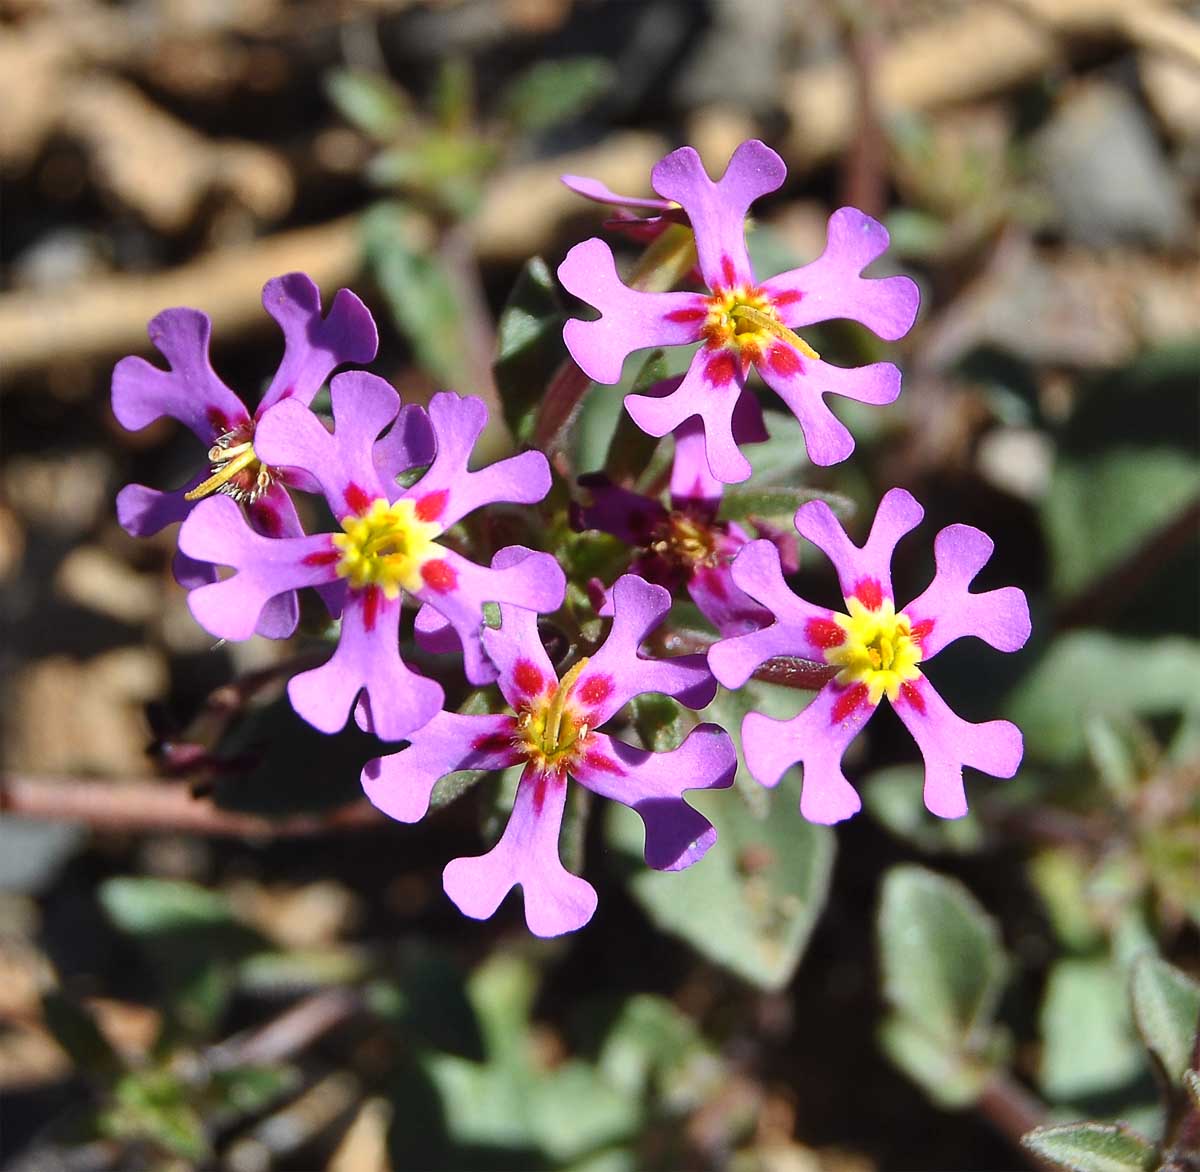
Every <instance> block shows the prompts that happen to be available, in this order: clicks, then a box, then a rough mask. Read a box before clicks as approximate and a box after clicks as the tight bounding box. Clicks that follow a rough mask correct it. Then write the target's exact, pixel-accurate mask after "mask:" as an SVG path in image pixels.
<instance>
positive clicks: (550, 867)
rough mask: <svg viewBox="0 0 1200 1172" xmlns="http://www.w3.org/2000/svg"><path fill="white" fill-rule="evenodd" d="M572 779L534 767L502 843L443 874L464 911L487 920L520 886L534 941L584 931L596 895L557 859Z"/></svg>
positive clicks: (460, 861) (525, 775)
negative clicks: (569, 784)
mask: <svg viewBox="0 0 1200 1172" xmlns="http://www.w3.org/2000/svg"><path fill="white" fill-rule="evenodd" d="M566 795H567V779H566V777H565V776H563V775H562V774H545V773H538V772H536V771H535V770H534V768H533V766H529V767H528V768H527V769H526V770H525V772H524V773H523V774H522V775H521V781H520V784H519V785H518V786H517V799H516V803H515V804H514V805H513V811H512V814H511V815H510V817H509V819H508V825H507V826H506V827H505V829H504V835H503V837H501V839H500V841H499V842H498V843H497V844H496V845H495V846H494V847H493V848H492V849H491V850H490V851H489V852H488V853H487V854H486V855H481V856H479V857H477V858H469V859H454V860H452V861H451V862H450V863H448V864H447V865H446V869H445V870H444V871H443V872H442V883H443V886H444V887H445V889H446V894H447V895H448V896H449V897H450V898H451V899H452V900H453V901H454V903H455V904H457V905H458V908H459V910H460V911H461V912H462V913H463V914H464V915H468V916H470V917H471V918H472V919H476V920H486V919H488V918H489V917H490V916H491V915H492V914H493V913H494V912H495V911H496V909H497V908H498V907H499V906H500V904H501V901H502V900H503V899H504V897H505V896H506V895H507V894H508V893H509V892H510V891H511V890H512V889H513V887H514V886H516V885H517V884H518V883H519V884H520V885H521V890H522V893H523V894H524V896H525V923H526V924H528V925H529V930H530V931H531V932H532V933H533V934H534V935H535V936H560V935H562V933H564V932H573V931H575V929H576V928H582V927H583V925H584V924H586V923H587V922H588V920H590V919H591V918H592V914H593V913H594V912H595V910H596V891H595V889H594V888H593V887H592V885H591V884H590V883H588V882H587V880H585V879H580V878H579V876H578V875H572V874H571V873H570V872H569V871H568V870H566V868H565V867H563V865H562V862H561V861H560V860H559V857H558V834H559V829H560V827H561V826H562V816H563V806H564V805H565V802H566Z"/></svg>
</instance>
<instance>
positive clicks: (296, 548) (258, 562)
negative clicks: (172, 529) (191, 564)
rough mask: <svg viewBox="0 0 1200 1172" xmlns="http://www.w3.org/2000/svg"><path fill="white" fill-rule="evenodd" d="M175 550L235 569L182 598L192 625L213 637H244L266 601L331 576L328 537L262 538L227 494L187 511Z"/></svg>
mask: <svg viewBox="0 0 1200 1172" xmlns="http://www.w3.org/2000/svg"><path fill="white" fill-rule="evenodd" d="M179 548H180V550H181V551H182V553H183V554H184V555H186V556H187V557H189V558H194V559H196V560H197V561H200V562H207V563H209V564H211V565H213V566H232V567H233V568H234V569H235V570H236V571H237V573H235V574H234V575H233V577H231V578H225V579H224V580H222V581H219V582H211V583H209V584H208V585H202V586H199V587H197V588H196V589H194V590H192V591H191V593H190V594H189V595H188V606H189V608H190V609H191V612H192V614H193V615H194V616H195V618H196V621H197V622H198V623H199V624H200V625H201V626H202V627H203V628H204V629H205V630H206V631H209V632H210V633H212V634H213V635H216V636H217V638H219V639H233V640H239V639H248V638H250V636H251V635H252V634H254V631H255V628H256V627H257V625H258V623H259V621H260V616H261V614H262V611H263V608H264V607H265V606H266V604H267V602H268V601H269V600H270V599H272V598H274V597H275V596H276V595H279V594H284V593H286V592H288V591H293V590H296V589H298V588H300V587H302V586H317V585H320V584H323V583H326V582H331V581H333V579H334V578H336V576H337V574H336V570H335V569H334V566H333V561H334V560H335V559H331V558H330V557H329V556H328V555H329V554H330V552H331V550H332V546H331V544H330V540H329V537H328V535H326V534H318V535H317V536H315V537H285V538H268V537H263V536H261V535H260V534H258V533H256V532H255V531H254V530H253V529H251V528H250V526H249V524H248V523H247V521H246V518H245V517H244V516H243V514H242V510H241V509H240V508H239V507H238V505H237V503H236V502H235V501H234V500H232V499H231V498H230V497H227V496H221V495H217V496H212V497H209V498H208V499H206V500H202V501H200V502H199V503H198V504H197V505H196V507H195V508H194V509H192V511H191V513H189V514H188V516H187V518H186V519H185V521H184V522H183V525H182V526H181V527H180V529H179Z"/></svg>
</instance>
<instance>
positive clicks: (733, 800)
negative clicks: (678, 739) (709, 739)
mask: <svg viewBox="0 0 1200 1172" xmlns="http://www.w3.org/2000/svg"><path fill="white" fill-rule="evenodd" d="M801 702H802V701H801V694H800V693H797V692H796V691H794V690H791V689H787V688H779V687H772V686H771V685H767V684H761V683H759V682H757V681H752V682H751V683H750V684H747V685H746V686H745V687H744V688H741V689H739V690H738V691H737V692H735V693H730V692H725V691H724V690H722V691H721V692H720V693H719V694H718V696H717V699H716V700H715V701H714V702H713V703H712V704H711V705H710V706H709V707H708V708H707V709H706V710H705V711H704V713H703V714H702V716H703V718H704V719H706V720H712V721H715V722H716V723H717V724H720V725H721V726H722V727H723V728H727V729H734V730H737V729H740V728H741V717H742V716H744V715H745V712H746V711H747V710H748V709H749V708H750V707H754V708H756V709H757V710H758V711H765V712H767V713H768V715H772V714H782V713H784V712H786V713H787V714H788V715H794V714H795V712H796V710H797V708H798V707H800V706H801ZM742 776H743V777H745V776H746V774H745V772H744V768H743V771H742ZM799 781H800V779H799V771H798V770H791V771H790V772H789V774H788V775H787V776H786V777H785V779H784V781H783V782H782V783H781V784H780V785H779V786H778V787H777V788H776V789H775V790H766V789H763V788H762V787H760V786H757V785H752V786H751V787H748V788H747V789H746V790H745V791H744V792H743V790H742V789H740V788H735V790H734V791H733V792H730V791H720V790H717V791H694V792H691V793H689V794H687V800H688V801H689V803H690V804H691V805H693V806H695V807H696V809H698V810H700V811H701V813H703V814H704V815H705V816H706V817H707V818H708V819H709V820H710V821H711V822H712V823H713V825H714V826H715V827H716V828H717V833H718V835H719V844H718V846H717V847H716V848H714V849H713V850H711V851H709V853H708V854H707V855H706V856H705V857H704V858H703V859H701V860H700V862H698V863H696V864H695V865H693V866H691V867H689V868H688V869H687V870H685V871H678V872H671V873H664V872H659V871H654V870H652V869H650V868H649V867H647V866H646V865H645V862H644V861H643V858H642V848H643V843H644V833H643V829H642V823H641V819H639V818H638V817H637V815H636V814H635V813H633V811H631V810H629V809H627V808H626V807H624V806H620V805H618V804H617V803H615V802H612V803H609V809H608V823H607V826H606V834H607V837H608V841H609V843H610V845H611V846H612V847H613V848H614V849H615V850H616V851H619V852H620V853H621V855H622V856H623V860H622V861H623V870H625V871H626V872H627V874H628V876H629V887H630V891H631V892H632V894H633V897H634V899H635V900H637V902H638V903H639V904H640V905H641V907H642V908H643V909H644V910H645V912H646V914H647V915H648V916H649V917H650V919H651V920H652V921H653V922H654V923H655V924H656V925H657V926H658V927H659V928H661V929H662V930H663V931H666V932H670V933H671V934H673V935H675V936H679V937H681V938H682V939H684V940H686V941H687V942H688V944H690V945H691V946H692V947H693V948H694V949H696V951H697V952H699V953H701V954H702V955H704V956H706V957H708V958H709V959H710V960H712V961H714V962H716V963H717V964H720V965H722V966H724V967H725V968H727V969H729V971H731V972H733V973H736V974H737V975H738V976H739V977H741V978H742V979H743V980H745V981H748V982H749V983H750V984H752V985H756V986H758V987H760V988H763V989H781V988H783V986H784V985H786V984H787V983H788V981H789V980H790V979H791V976H792V973H793V972H794V971H795V969H796V966H797V965H798V964H799V962H800V957H801V955H802V954H803V952H804V946H805V945H806V944H807V943H808V939H809V936H810V935H811V933H812V929H813V927H814V925H815V923H816V920H817V916H818V915H820V912H821V909H822V908H823V907H824V905H825V898H826V895H827V893H828V888H829V877H830V872H831V870H832V867H833V855H834V838H833V834H832V832H831V831H830V830H829V829H828V828H827V827H824V826H814V825H813V824H812V823H810V822H806V821H805V820H804V819H803V818H801V817H800V814H799V811H798V808H797V807H798V804H799V794H800V784H799Z"/></svg>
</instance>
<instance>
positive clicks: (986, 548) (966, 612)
mask: <svg viewBox="0 0 1200 1172" xmlns="http://www.w3.org/2000/svg"><path fill="white" fill-rule="evenodd" d="M923 515H924V510H922V508H921V506H920V505H919V504H917V502H916V501H915V500H914V499H913V498H912V497H911V496H910V495H909V494H908V493H907V492H905V491H904V490H903V489H899V488H893V489H892V490H891V491H890V492H889V493H888V494H887V495H886V496H885V497H884V498H883V500H882V502H881V503H880V505H879V511H878V512H877V513H876V516H875V522H874V524H873V525H872V527H871V534H870V536H869V537H868V539H867V542H866V544H865V545H863V546H862V547H859V546H857V545H855V544H853V542H851V541H850V539H849V538H848V537H847V536H846V534H845V531H844V530H843V529H842V527H841V525H840V524H839V523H838V521H837V519H836V518H835V517H834V515H833V513H832V512H831V511H830V509H829V506H828V505H826V504H825V503H824V502H823V501H810V502H809V503H808V504H806V505H802V506H801V507H800V509H798V510H797V512H796V529H797V530H798V531H799V532H800V535H801V536H802V537H806V538H808V540H809V541H811V542H813V544H814V545H816V546H817V547H818V548H819V549H821V550H822V551H823V552H824V553H825V554H827V555H828V557H829V559H830V560H831V561H832V562H833V564H834V567H835V568H836V570H837V573H838V579H839V581H840V583H841V587H842V594H843V596H844V597H845V600H846V612H845V613H839V612H837V611H831V610H826V609H824V608H822V607H818V606H813V605H812V604H811V603H808V602H805V601H804V600H803V599H801V598H797V597H796V595H795V594H793V593H792V591H791V590H790V589H789V588H788V586H787V584H786V582H785V581H784V579H783V572H782V569H781V567H780V564H779V554H778V552H777V550H776V549H775V547H774V546H773V545H772V544H771V543H770V542H767V541H755V542H751V543H750V544H749V545H747V546H746V547H745V549H743V550H742V552H741V553H740V554H739V555H738V557H737V559H736V560H735V561H734V563H733V571H732V573H733V580H734V581H735V582H736V583H737V584H738V586H740V587H741V589H742V590H744V591H745V592H746V593H747V594H748V595H750V597H751V598H753V599H755V600H756V601H757V602H759V603H761V604H762V605H763V606H764V607H766V608H767V609H768V610H770V611H771V612H772V613H773V614H774V616H775V622H774V623H773V624H772V625H771V626H769V627H766V628H764V629H763V630H760V631H754V632H751V633H750V634H746V635H740V636H737V637H735V638H731V639H724V640H722V641H721V642H719V643H716V644H715V645H714V646H713V647H712V648H711V649H710V651H709V664H710V666H711V667H712V670H713V674H714V675H715V676H716V677H717V679H718V680H720V681H721V683H722V684H724V685H725V686H726V687H727V688H739V687H741V686H742V685H743V684H744V683H745V682H746V680H748V679H749V678H750V676H751V675H752V674H753V672H754V671H755V670H756V669H757V668H758V667H759V666H760V665H761V664H762V663H764V662H765V661H766V660H768V659H771V658H772V657H774V656H777V655H795V656H801V657H803V658H806V659H816V660H818V661H820V660H824V661H825V662H826V663H830V664H835V665H837V666H838V667H839V668H840V670H839V671H838V673H837V675H836V676H835V677H834V678H833V679H832V680H831V681H830V682H829V683H828V684H826V685H825V687H824V688H822V689H821V691H820V692H818V693H817V695H816V696H815V697H814V698H813V700H812V702H811V703H810V704H809V706H808V707H807V708H805V709H804V711H803V712H801V713H800V714H799V715H798V716H795V717H793V718H792V719H791V720H782V721H780V720H772V719H770V718H768V717H766V716H763V715H762V714H761V713H757V712H752V713H750V714H749V715H748V716H747V717H746V719H745V721H744V722H743V724H742V741H743V745H744V748H745V753H746V764H747V766H748V767H749V769H750V772H751V773H752V774H753V775H754V776H755V777H756V778H757V779H758V780H759V781H760V782H762V783H763V784H764V785H775V784H776V783H777V782H778V781H779V779H780V777H782V776H783V774H784V772H785V771H786V770H787V769H788V767H789V766H791V765H793V764H794V763H795V762H797V761H799V762H801V763H802V764H803V766H804V787H803V790H802V792H801V798H800V812H801V813H802V814H803V815H804V816H805V817H806V818H808V819H809V820H810V821H812V822H825V823H831V822H840V821H841V820H842V819H843V818H849V817H850V816H851V815H852V814H854V813H856V812H857V811H858V809H859V808H860V806H861V802H860V801H859V798H858V794H857V793H856V792H855V790H854V788H853V786H851V785H850V783H849V781H847V780H846V777H845V775H844V774H843V772H842V768H841V760H842V755H843V754H844V753H845V751H846V747H847V746H848V745H849V744H850V742H851V741H852V740H853V739H854V737H855V736H857V734H858V733H859V731H860V730H861V729H862V727H863V725H865V724H866V722H867V720H868V719H869V718H870V716H871V714H872V713H873V712H874V711H875V709H876V707H877V706H878V705H879V703H880V701H881V700H882V699H883V697H884V696H886V697H887V698H888V700H889V701H890V702H891V704H892V706H893V708H895V710H896V713H897V715H898V716H899V717H900V719H901V720H902V721H903V722H904V724H905V725H906V726H907V728H908V730H909V732H911V733H912V735H913V739H914V740H915V741H916V742H917V747H918V748H919V749H920V750H921V753H922V755H923V756H924V758H925V805H926V806H927V807H928V808H929V809H930V810H931V811H932V812H933V813H935V814H938V815H940V816H942V817H943V818H959V817H961V816H962V815H963V814H965V813H966V812H967V799H966V793H965V790H964V788H963V766H964V765H970V766H972V767H973V768H975V769H979V770H981V771H982V772H984V773H988V774H991V775H992V776H993V777H1012V776H1013V774H1014V773H1016V771H1017V767H1018V766H1019V765H1020V763H1021V754H1022V742H1021V733H1020V730H1019V729H1017V727H1016V726H1015V725H1014V724H1011V723H1010V722H1009V721H1007V720H992V721H988V722H987V723H985V724H971V723H969V722H967V721H965V720H963V719H962V718H961V717H959V716H956V715H955V714H954V712H952V711H951V710H950V708H949V707H948V706H947V704H946V702H945V701H944V700H943V699H942V698H941V696H940V695H939V694H938V693H937V691H936V690H935V689H934V687H933V685H932V684H931V683H930V682H929V680H928V679H927V678H926V676H925V673H924V666H925V664H926V663H928V661H929V660H931V659H933V658H934V656H936V655H937V654H938V653H939V652H940V651H941V650H942V648H944V647H945V646H947V644H949V643H952V642H954V640H956V639H961V638H963V637H964V636H967V635H973V636H974V637H975V638H977V639H982V640H983V641H984V642H985V643H987V644H988V645H989V646H991V647H994V648H996V649H997V650H999V651H1016V650H1018V649H1019V648H1020V647H1023V646H1024V645H1025V641H1026V640H1027V639H1028V638H1029V630H1030V626H1029V607H1028V605H1027V603H1026V601H1025V595H1024V594H1023V593H1022V592H1021V591H1020V590H1018V589H1017V588H1016V587H1013V586H1006V587H1004V588H1003V589H1000V590H989V591H986V592H985V593H982V594H972V593H970V591H969V589H968V587H969V586H970V584H971V582H972V581H973V580H974V578H975V576H976V575H977V574H978V573H979V571H980V570H981V569H983V567H984V565H985V564H986V563H987V561H988V558H990V557H991V554H992V548H993V547H992V542H991V539H990V538H989V537H988V536H987V534H986V533H983V532H981V531H980V530H978V529H975V528H972V527H971V526H970V525H950V526H948V527H947V528H945V529H943V530H942V531H941V532H940V533H939V534H938V535H937V538H936V539H935V541H934V555H935V558H936V562H937V572H936V574H935V575H934V579H933V581H932V582H931V583H930V585H929V587H928V588H927V589H926V590H925V591H924V593H922V594H921V595H920V596H919V597H918V598H916V599H914V600H913V601H912V602H910V603H909V604H908V605H907V606H906V607H904V608H903V610H900V611H897V610H896V605H895V601H894V599H893V595H892V575H891V562H892V553H893V551H894V550H895V548H896V544H897V542H898V541H899V540H900V538H901V537H903V536H904V535H905V534H906V533H908V532H910V531H911V530H913V529H915V528H916V527H917V525H918V524H920V521H921V518H922V516H923Z"/></svg>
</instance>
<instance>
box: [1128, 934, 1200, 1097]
mask: <svg viewBox="0 0 1200 1172" xmlns="http://www.w3.org/2000/svg"><path fill="white" fill-rule="evenodd" d="M1130 992H1131V994H1132V998H1133V1017H1134V1021H1135V1022H1136V1023H1137V1028H1138V1031H1139V1032H1140V1033H1141V1035H1142V1039H1143V1041H1144V1042H1145V1043H1146V1046H1147V1048H1148V1049H1149V1050H1150V1052H1151V1053H1152V1054H1153V1055H1154V1057H1155V1058H1156V1059H1157V1060H1158V1062H1159V1064H1160V1065H1161V1066H1162V1070H1163V1073H1164V1074H1165V1075H1166V1078H1167V1082H1168V1083H1169V1084H1170V1085H1172V1086H1174V1085H1176V1084H1177V1083H1178V1082H1179V1081H1180V1079H1181V1078H1182V1077H1183V1072H1184V1071H1185V1070H1188V1069H1189V1068H1190V1067H1191V1065H1192V1048H1193V1046H1194V1045H1195V1039H1196V1034H1197V1030H1198V1029H1200V984H1198V983H1197V982H1196V981H1194V980H1192V978H1191V977H1189V976H1188V975H1187V974H1186V973H1183V972H1180V970H1179V969H1177V968H1175V966H1174V965H1171V964H1168V963H1167V962H1166V961H1165V960H1163V959H1162V958H1161V957H1158V956H1153V955H1146V956H1142V957H1140V958H1139V959H1138V961H1137V963H1136V964H1135V965H1134V966H1133V973H1132V976H1131V978H1130Z"/></svg>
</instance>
